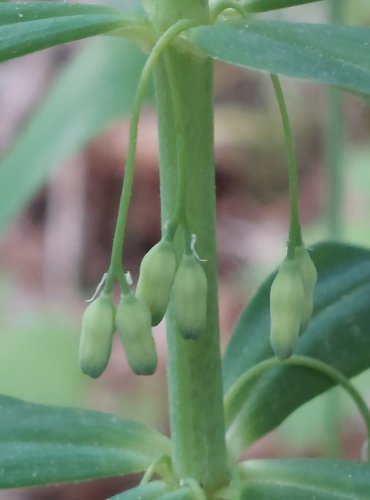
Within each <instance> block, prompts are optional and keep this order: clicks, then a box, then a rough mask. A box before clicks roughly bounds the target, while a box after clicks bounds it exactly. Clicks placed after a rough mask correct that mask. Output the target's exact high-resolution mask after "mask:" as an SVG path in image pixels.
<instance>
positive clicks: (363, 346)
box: [223, 243, 370, 451]
mask: <svg viewBox="0 0 370 500" xmlns="http://www.w3.org/2000/svg"><path fill="white" fill-rule="evenodd" d="M311 256H312V260H313V262H314V264H315V266H316V269H317V272H318V283H317V286H316V289H315V301H314V311H313V317H312V319H311V321H310V323H309V325H308V327H307V330H306V331H305V333H304V334H303V335H302V337H301V338H300V340H299V341H298V344H297V347H296V349H295V353H296V354H304V355H306V356H311V357H313V358H317V359H320V360H323V361H325V362H326V363H328V364H329V365H331V366H333V367H335V368H337V369H338V370H339V371H341V372H342V373H344V374H345V375H346V376H347V377H353V376H354V375H356V374H358V373H361V372H362V371H364V370H366V369H367V368H368V367H369V356H368V352H369V349H370V338H369V335H368V322H369V309H368V296H369V292H370V285H369V278H370V252H369V251H368V250H365V249H360V248H356V247H351V246H347V245H341V244H331V243H327V244H321V245H318V246H317V247H315V249H314V251H313V252H312V254H311ZM273 278H274V275H273V276H270V277H269V278H268V279H267V280H266V281H265V283H263V285H262V286H261V288H260V289H259V291H258V293H257V295H256V296H255V297H254V299H253V300H252V301H251V303H250V304H249V306H248V307H247V308H246V309H245V311H244V312H243V314H242V316H241V318H240V320H239V323H238V325H237V326H236V329H235V331H234V333H233V336H232V338H231V340H230V342H229V345H228V348H227V351H226V353H225V356H224V359H223V367H224V388H225V391H226V392H227V390H228V389H229V388H230V386H231V384H232V383H233V382H235V381H236V380H237V379H238V377H239V376H241V375H242V374H243V373H244V372H245V371H246V370H247V369H248V368H251V367H252V366H254V365H255V364H257V363H258V362H259V361H262V360H264V359H267V358H269V357H271V355H272V351H271V347H270V345H269V324H270V313H269V290H270V287H271V283H272V280H273ZM331 386H332V383H331V381H330V380H328V379H326V378H325V377H323V376H321V375H318V374H317V373H314V372H312V371H309V370H306V369H304V368H298V367H285V366H282V367H281V368H276V369H274V370H271V372H269V373H267V374H265V375H263V376H262V377H261V378H260V379H258V380H257V381H255V382H252V383H251V384H250V386H249V387H246V388H245V392H244V397H242V398H241V400H240V406H239V412H238V414H237V416H236V418H235V419H234V420H233V421H232V422H228V425H229V427H230V429H229V439H230V441H232V442H233V443H234V442H235V443H237V445H236V447H237V449H238V450H239V451H242V450H243V448H244V447H245V446H246V445H247V444H250V443H251V442H253V441H255V440H256V439H257V438H259V437H260V436H262V435H264V434H266V433H267V432H269V431H270V430H272V429H273V428H274V427H276V426H277V425H278V424H279V423H281V422H282V420H284V419H285V418H286V417H287V416H288V415H290V414H291V413H292V412H293V411H294V410H295V409H296V408H298V407H299V406H300V405H302V404H303V403H305V402H306V401H308V400H309V399H311V398H313V397H314V396H316V395H318V394H320V393H321V392H323V391H325V390H327V389H328V388H329V387H331ZM287 388H289V390H287ZM266 407H268V408H269V411H268V412H267V411H264V409H265V408H266Z"/></svg>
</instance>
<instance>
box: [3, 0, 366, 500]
mask: <svg viewBox="0 0 370 500" xmlns="http://www.w3.org/2000/svg"><path fill="white" fill-rule="evenodd" d="M335 1H336V0H335ZM336 3H337V4H339V3H341V2H340V0H338V1H337V2H336ZM330 16H333V13H330V1H324V2H319V3H317V4H312V5H306V6H300V7H296V8H291V9H289V10H287V11H285V12H283V11H277V12H276V13H274V15H273V16H271V15H270V16H269V17H273V18H275V19H286V20H292V21H298V22H326V21H328V20H329V19H330ZM341 16H342V18H341V19H337V20H339V21H340V20H341V21H342V22H344V23H349V24H356V25H357V24H364V25H368V24H370V7H369V3H368V1H366V0H357V1H356V2H351V1H347V2H343V9H342V13H341ZM123 43H124V44H125V45H124V47H123V45H122V44H123ZM115 44H116V45H115ZM117 44H119V45H117ZM118 53H119V54H120V57H121V58H122V61H124V63H125V65H126V66H125V67H123V68H122V69H121V70H120V69H119V68H118V69H117V64H116V62H117V55H118ZM142 60H143V55H142V54H140V53H138V52H137V51H136V50H134V49H133V48H132V47H131V46H130V45H128V44H127V43H126V42H117V41H111V40H109V39H108V38H103V39H102V40H90V41H86V42H79V43H74V44H69V45H64V46H61V47H57V48H53V49H49V50H44V51H42V52H39V53H35V54H31V55H29V56H26V57H22V58H20V59H16V60H14V61H10V62H7V63H3V64H1V65H0V110H1V114H0V152H1V155H2V161H1V158H0V169H1V168H7V169H9V166H10V165H12V164H14V165H18V166H17V167H14V171H13V172H14V179H15V180H14V186H15V187H14V190H13V191H10V192H9V193H8V194H7V196H6V197H3V198H2V199H1V201H0V212H1V211H3V215H0V226H1V229H3V231H2V235H1V236H2V237H1V241H0V393H1V394H6V395H11V396H15V397H18V398H22V399H25V400H29V401H34V402H39V403H46V404H53V405H54V404H55V405H67V406H78V407H81V408H91V409H96V410H101V411H106V412H112V413H114V414H116V415H119V416H121V417H125V418H132V419H136V420H138V421H140V422H143V423H145V424H150V425H152V426H154V427H156V428H157V429H160V430H161V431H163V432H165V433H168V418H167V408H166V373H165V361H166V344H165V329H164V324H161V325H159V326H158V327H157V328H156V331H155V337H156V342H157V347H158V351H159V357H160V365H159V369H158V371H157V373H156V374H155V375H154V376H153V377H149V378H140V377H136V376H133V375H132V374H131V372H130V370H129V369H128V366H127V363H126V360H125V357H124V353H123V350H122V348H121V346H120V344H119V341H118V339H116V341H115V343H114V349H113V353H112V358H111V360H110V363H109V367H108V369H107V370H106V372H105V373H104V374H103V375H102V377H101V378H100V379H98V380H97V381H93V380H90V379H89V378H88V377H86V376H84V375H83V374H81V373H80V371H79V368H78V363H77V350H78V342H79V333H80V321H81V316H82V314H83V311H84V309H85V307H86V304H85V301H86V300H87V299H88V298H90V297H91V296H92V294H93V293H94V290H95V288H96V285H97V284H98V282H99V281H100V279H101V277H102V275H103V273H104V272H105V271H106V269H107V265H108V262H109V256H110V250H111V241H112V236H113V230H114V225H115V218H116V211H117V206H118V199H119V194H120V189H121V181H122V175H123V166H124V161H125V155H126V144H127V135H128V121H127V116H128V115H127V112H128V111H129V105H130V102H132V98H133V91H134V88H135V82H136V79H137V75H138V74H139V70H140V65H141V64H142ZM114 61H116V62H114ZM105 65H106V66H105ZM118 66H119V65H118ZM104 68H105V69H104ZM112 68H113V69H112ZM105 70H106V72H105V73H104V71H105ZM99 71H100V73H99ZM120 71H121V73H120ZM102 73H104V75H103V76H102ZM76 75H80V76H76ZM81 75H82V76H81ZM282 84H283V88H284V91H285V95H286V98H287V104H288V108H289V112H290V117H291V122H292V127H293V130H294V135H295V140H296V146H297V156H298V164H299V174H300V205H301V215H302V222H303V224H304V236H305V241H306V243H307V244H308V245H310V244H313V243H315V242H318V241H320V240H323V239H330V238H335V239H338V240H342V241H346V242H349V243H354V244H359V245H364V246H369V245H370V232H369V222H368V221H369V213H370V195H369V188H368V186H369V185H370V169H369V164H370V143H369V135H370V106H369V103H366V102H365V100H363V99H361V97H358V96H354V95H350V94H338V95H339V98H338V97H336V98H334V99H336V100H337V101H338V102H339V104H338V102H337V104H336V106H337V108H336V109H337V110H338V105H339V106H343V115H344V126H343V130H341V127H340V121H338V120H336V123H337V125H339V126H338V127H337V131H336V138H337V146H336V147H335V151H336V152H337V153H338V154H339V156H342V162H343V167H344V169H343V180H342V187H343V189H342V192H341V190H339V191H338V192H337V195H338V196H339V199H340V200H341V211H339V212H338V211H336V213H337V216H336V219H335V220H333V217H330V202H329V200H330V189H329V187H330V186H329V185H330V182H329V179H330V174H329V168H328V137H329V136H330V130H329V127H328V124H329V115H330V113H329V95H328V91H327V89H325V88H324V87H322V86H319V85H316V84H312V83H307V82H304V81H296V80H291V79H289V80H288V79H283V80H282ZM116 94H117V96H118V97H117V101H116V102H115V101H114V96H115V95H116ZM122 94H124V95H122ZM112 96H113V97H112ZM45 99H46V101H45ZM99 106H100V107H99ZM112 109H113V110H114V111H112ZM55 134H57V135H55ZM334 140H335V139H334ZM334 144H335V143H334ZM341 152H342V155H341ZM215 160H216V180H217V217H218V256H219V306H220V319H221V331H222V346H223V347H224V346H225V345H226V342H227V339H228V338H229V336H230V334H231V332H232V328H233V325H234V324H235V322H236V321H237V318H238V315H239V314H240V312H241V311H242V309H243V308H244V307H245V305H246V304H247V303H248V301H249V300H250V298H251V297H252V295H253V294H254V292H255V291H256V289H257V288H258V286H259V285H260V284H261V282H262V281H263V280H264V279H265V278H266V277H267V276H268V274H269V273H270V272H271V271H272V270H273V269H274V268H275V267H276V265H277V264H278V263H279V262H280V261H281V259H282V258H283V256H284V252H285V245H286V239H287V230H288V217H289V202H288V190H287V187H288V182H287V164H286V152H285V146H284V139H283V134H282V127H281V121H280V116H279V113H278V108H277V104H276V102H275V97H274V94H273V90H272V86H271V83H270V79H269V77H268V76H267V75H263V74H259V73H255V72H252V71H246V70H241V69H237V68H234V67H230V66H226V65H222V64H217V65H216V68H215ZM35 172H36V173H35ZM18 181H19V182H18ZM19 186H20V187H19ZM22 186H25V187H22ZM159 203H160V201H159V182H158V145H157V133H156V117H155V110H154V107H153V102H152V98H151V95H149V96H148V104H147V106H146V107H145V110H144V112H143V115H142V120H141V125H140V138H139V142H138V155H137V168H136V178H135V186H134V196H133V200H132V204H131V208H130V217H129V223H128V229H127V236H126V246H125V259H126V266H127V268H128V269H129V270H130V272H131V274H132V276H133V278H134V280H135V279H136V277H137V274H138V268H139V265H140V261H141V259H142V257H143V256H144V254H145V253H146V252H147V251H148V250H149V249H150V248H151V246H152V245H153V244H155V243H156V242H157V241H158V239H159V238H160V219H159V215H160V214H159ZM369 383H370V375H369V374H368V373H365V374H363V375H361V377H359V378H358V379H357V380H356V384H357V386H358V387H359V388H360V389H361V390H362V391H363V393H364V394H365V396H366V397H367V398H368V400H370V384H369ZM333 392H335V394H336V395H335V396H334V397H333V395H332V394H333ZM328 398H331V400H332V401H334V403H333V404H334V408H335V411H334V414H335V415H336V419H335V422H334V424H335V425H333V411H329V410H328V409H329V408H330V404H329V403H328ZM330 428H331V429H333V428H334V429H337V430H336V431H335V432H337V434H336V435H337V437H338V438H339V441H338V442H337V443H333V439H332V438H329V439H327V436H328V429H330ZM335 432H334V433H335ZM329 434H330V433H329ZM330 435H331V436H333V431H332V432H331V434H330ZM364 436H365V431H364V429H363V427H362V423H361V421H360V417H359V415H358V414H357V413H356V411H355V410H354V409H353V407H352V404H351V403H350V402H349V401H348V400H347V398H346V396H345V395H342V394H341V393H340V392H338V391H331V395H329V396H323V397H320V398H317V399H316V400H314V401H312V402H310V403H308V404H307V405H305V406H304V407H303V408H301V409H300V410H299V411H297V412H296V413H295V414H294V415H292V416H291V417H290V418H289V419H288V420H287V421H286V422H285V423H284V424H283V425H282V426H281V427H280V428H279V429H278V430H277V431H275V432H274V433H272V434H271V435H269V436H268V437H267V438H265V439H263V440H262V441H260V442H258V443H257V444H256V445H254V446H253V447H252V448H251V449H250V451H249V452H248V456H256V457H257V456H264V457H275V456H303V455H304V456H321V455H327V454H328V453H329V454H335V453H339V454H341V455H344V456H345V457H347V458H359V457H360V455H361V445H362V442H363V440H364ZM130 481H131V479H125V480H122V479H117V480H109V481H108V480H107V481H106V480H104V481H99V482H95V483H94V484H93V485H91V484H90V483H86V484H83V485H78V486H61V487H52V488H42V489H32V490H18V491H13V492H11V491H9V492H1V493H0V499H6V500H18V499H19V500H24V499H45V500H46V499H60V500H64V499H66V498H69V499H77V500H78V499H81V500H84V499H89V500H94V499H96V500H99V499H103V498H106V497H107V496H108V495H110V494H113V493H115V492H117V491H119V490H120V489H123V488H124V487H126V486H127V485H129V483H130ZM134 481H135V478H132V482H134Z"/></svg>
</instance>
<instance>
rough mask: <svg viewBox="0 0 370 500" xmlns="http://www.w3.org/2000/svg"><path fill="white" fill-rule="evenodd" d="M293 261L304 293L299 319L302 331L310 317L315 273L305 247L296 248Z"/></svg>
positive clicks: (315, 280)
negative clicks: (299, 275) (300, 317)
mask: <svg viewBox="0 0 370 500" xmlns="http://www.w3.org/2000/svg"><path fill="white" fill-rule="evenodd" d="M295 261H296V263H297V266H298V270H299V272H300V273H301V278H302V284H303V289H304V293H305V300H304V305H303V309H302V319H301V331H303V330H304V329H305V328H306V327H307V325H308V323H309V321H310V319H311V316H312V310H313V293H314V289H315V286H316V282H317V271H316V267H315V264H314V263H313V262H312V259H311V257H310V256H309V254H308V252H307V250H306V249H305V247H297V248H296V249H295Z"/></svg>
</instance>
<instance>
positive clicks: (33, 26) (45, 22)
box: [0, 2, 144, 62]
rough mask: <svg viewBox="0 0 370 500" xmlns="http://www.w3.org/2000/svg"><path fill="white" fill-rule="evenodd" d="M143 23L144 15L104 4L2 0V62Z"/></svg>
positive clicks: (0, 36)
mask: <svg viewBox="0 0 370 500" xmlns="http://www.w3.org/2000/svg"><path fill="white" fill-rule="evenodd" d="M143 23H144V20H143V18H138V17H137V16H132V15H129V14H126V13H125V12H124V11H122V10H115V9H111V8H107V7H101V6H92V5H85V6H84V5H78V4H75V5H73V4H67V3H59V4H58V3H55V4H53V3H49V2H34V3H30V4H22V3H16V4H13V3H12V4H10V3H6V4H1V5H0V62H2V61H5V60H7V59H13V58H15V57H19V56H22V55H24V54H29V53H30V52H35V51H36V50H41V49H45V48H47V47H52V46H54V45H59V44H62V43H66V42H71V41H73V40H81V39H82V38H86V37H90V36H94V35H98V34H100V33H108V32H110V31H114V30H118V29H119V30H123V29H134V28H135V27H137V26H139V25H140V24H143Z"/></svg>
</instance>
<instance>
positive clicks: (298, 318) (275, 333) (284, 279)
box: [270, 246, 317, 360]
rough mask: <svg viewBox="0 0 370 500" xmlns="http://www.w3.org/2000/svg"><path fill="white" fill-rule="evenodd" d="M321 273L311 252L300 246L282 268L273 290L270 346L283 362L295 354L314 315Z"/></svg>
mask: <svg viewBox="0 0 370 500" xmlns="http://www.w3.org/2000/svg"><path fill="white" fill-rule="evenodd" d="M316 281H317V272H316V268H315V265H314V263H313V262H312V260H311V258H310V256H309V254H308V252H307V250H306V249H305V248H304V247H303V246H300V247H296V248H295V251H294V255H293V256H292V257H291V256H287V257H286V259H285V260H284V261H283V262H282V264H281V265H280V267H279V270H278V273H277V275H276V277H275V279H274V281H273V283H272V286H271V291H270V316H271V333H270V343H271V346H272V349H273V351H274V353H275V355H276V356H277V357H278V358H279V359H282V360H283V359H286V358H288V357H289V356H291V355H292V353H293V349H294V347H295V345H296V343H297V340H298V337H299V334H300V333H301V332H302V331H303V330H304V329H305V328H306V327H307V325H308V322H309V320H310V318H311V316H312V309H313V292H314V288H315V285H316Z"/></svg>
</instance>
